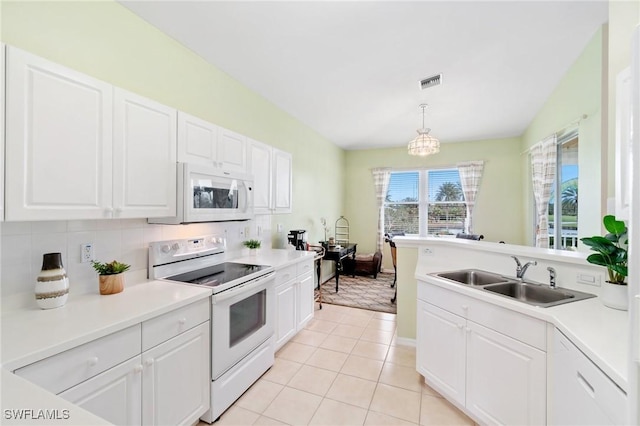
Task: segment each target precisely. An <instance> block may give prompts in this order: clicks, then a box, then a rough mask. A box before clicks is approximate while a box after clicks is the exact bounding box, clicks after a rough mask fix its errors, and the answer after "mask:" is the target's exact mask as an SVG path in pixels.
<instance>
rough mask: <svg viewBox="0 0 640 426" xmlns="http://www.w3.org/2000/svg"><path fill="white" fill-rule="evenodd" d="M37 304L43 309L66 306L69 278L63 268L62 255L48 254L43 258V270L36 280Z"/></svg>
mask: <svg viewBox="0 0 640 426" xmlns="http://www.w3.org/2000/svg"><path fill="white" fill-rule="evenodd" d="M35 294H36V303H37V304H38V306H39V307H40V308H42V309H53V308H59V307H60V306H64V304H65V303H67V298H68V297H69V278H67V272H66V271H65V270H64V268H63V267H62V255H61V254H60V253H46V254H45V255H44V256H43V258H42V270H41V271H40V273H39V274H38V277H37V279H36V288H35Z"/></svg>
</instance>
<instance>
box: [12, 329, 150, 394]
mask: <svg viewBox="0 0 640 426" xmlns="http://www.w3.org/2000/svg"><path fill="white" fill-rule="evenodd" d="M140 351H141V348H140V325H135V326H133V327H129V328H127V329H124V330H122V331H118V332H117V333H113V334H110V335H108V336H105V337H102V338H100V339H97V340H94V341H92V342H89V343H85V344H84V345H81V346H78V347H76V348H73V349H70V350H68V351H65V352H62V353H59V354H58V355H54V356H52V357H49V358H46V359H43V360H42V361H38V362H35V363H33V364H31V365H27V366H26V367H23V368H20V369H18V370H16V371H15V373H16V374H17V375H18V376H21V377H24V378H25V379H27V380H29V381H31V382H33V383H35V384H37V385H39V386H41V387H43V388H45V389H47V390H48V391H50V392H53V393H55V394H58V393H60V392H62V391H64V390H66V389H69V388H70V387H72V386H75V385H77V384H78V383H82V382H83V381H85V380H87V379H89V378H91V377H93V376H95V375H97V374H99V373H102V372H103V371H105V370H107V369H109V368H111V367H113V366H115V365H117V364H120V363H121V362H123V361H126V360H127V359H129V358H132V357H134V356H136V355H139V354H140Z"/></svg>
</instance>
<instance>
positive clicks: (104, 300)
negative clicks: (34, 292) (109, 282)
mask: <svg viewBox="0 0 640 426" xmlns="http://www.w3.org/2000/svg"><path fill="white" fill-rule="evenodd" d="M209 296H211V289H209V288H203V287H196V286H189V285H183V284H174V283H169V282H163V281H149V282H146V283H141V284H137V285H133V286H131V287H125V290H124V291H123V292H122V293H118V294H111V295H108V296H101V295H99V294H97V293H96V294H82V295H76V296H74V295H70V296H69V300H68V301H67V303H66V304H65V305H64V306H63V307H60V308H56V309H47V310H43V309H40V308H38V307H37V306H36V304H35V302H34V303H33V305H32V306H30V307H27V308H18V309H15V310H11V309H7V308H6V307H5V308H3V312H2V316H1V317H0V322H1V324H0V327H1V329H2V340H1V343H2V346H1V348H0V363H1V364H2V367H3V368H4V369H7V370H10V371H13V370H16V369H17V368H20V367H23V366H25V365H28V364H31V363H33V362H35V361H39V360H41V359H44V358H47V357H49V356H52V355H55V354H57V353H60V352H62V351H65V350H68V349H71V348H73V347H76V346H79V345H82V344H83V343H87V342H90V341H92V340H95V339H98V338H100V337H103V336H106V335H108V334H111V333H114V332H116V331H119V330H123V329H125V328H127V327H130V326H132V325H135V324H138V323H140V322H142V321H145V320H147V319H150V318H153V317H156V316H158V315H162V314H164V313H166V312H169V311H172V310H174V309H177V308H180V307H182V306H185V305H188V304H190V303H193V302H195V301H197V300H200V299H204V298H207V297H209Z"/></svg>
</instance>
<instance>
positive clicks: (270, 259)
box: [233, 249, 316, 269]
mask: <svg viewBox="0 0 640 426" xmlns="http://www.w3.org/2000/svg"><path fill="white" fill-rule="evenodd" d="M315 255H316V253H315V252H313V251H303V250H291V249H260V250H258V251H257V253H256V254H255V255H252V256H245V257H241V258H234V259H233V261H234V262H243V263H248V264H251V265H271V266H273V267H274V268H275V269H280V268H284V267H285V266H289V265H293V264H294V263H298V262H302V261H304V260H313V257H314V256H315Z"/></svg>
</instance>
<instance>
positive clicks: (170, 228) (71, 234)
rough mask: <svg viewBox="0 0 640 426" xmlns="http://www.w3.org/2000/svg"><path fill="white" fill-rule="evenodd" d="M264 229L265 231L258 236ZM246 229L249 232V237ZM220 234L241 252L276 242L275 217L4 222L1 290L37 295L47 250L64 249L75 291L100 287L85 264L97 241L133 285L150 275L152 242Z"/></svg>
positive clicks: (101, 253)
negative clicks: (250, 244) (249, 242)
mask: <svg viewBox="0 0 640 426" xmlns="http://www.w3.org/2000/svg"><path fill="white" fill-rule="evenodd" d="M258 230H260V235H258ZM245 231H249V233H248V235H246V236H245ZM207 234H219V235H224V236H226V238H227V253H230V254H234V253H237V254H241V252H242V249H243V246H242V241H244V240H246V239H249V238H254V239H261V240H262V242H263V247H267V248H270V247H271V216H269V215H264V216H256V217H255V219H253V220H250V221H244V222H218V223H199V224H191V225H151V224H148V223H147V220H146V219H105V220H73V221H50V222H4V223H1V224H0V235H1V236H2V244H1V246H0V295H1V296H2V297H3V298H6V297H9V296H15V295H20V294H27V293H28V294H32V293H33V287H34V285H35V277H36V275H37V274H38V272H40V269H41V267H42V255H43V254H44V253H51V252H60V253H62V262H63V264H64V267H65V269H66V271H67V275H68V277H69V285H70V292H71V293H72V294H74V293H75V294H79V293H91V292H96V293H97V292H98V284H97V282H98V279H97V277H96V273H95V272H94V270H93V268H92V267H91V264H90V263H81V261H80V252H81V245H82V244H85V243H91V244H92V245H93V251H94V259H95V260H99V261H101V262H104V261H111V260H114V259H116V260H118V261H121V262H125V263H128V264H130V265H131V269H130V271H129V272H127V284H128V285H134V284H137V283H139V282H142V281H145V280H146V277H147V262H148V248H147V247H148V245H149V243H150V242H153V241H162V240H171V239H175V238H188V237H196V236H199V235H207Z"/></svg>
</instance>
